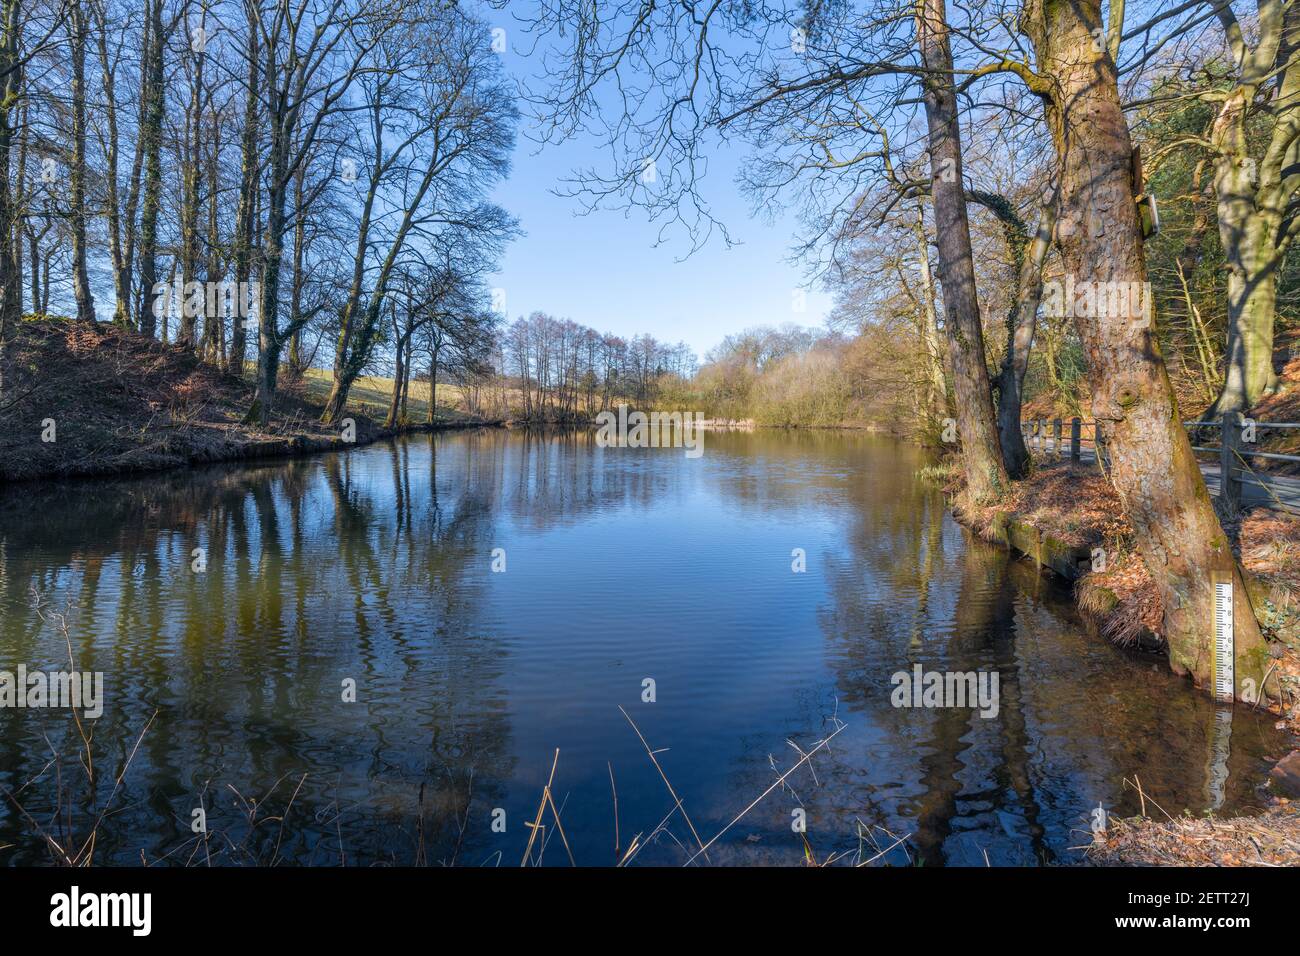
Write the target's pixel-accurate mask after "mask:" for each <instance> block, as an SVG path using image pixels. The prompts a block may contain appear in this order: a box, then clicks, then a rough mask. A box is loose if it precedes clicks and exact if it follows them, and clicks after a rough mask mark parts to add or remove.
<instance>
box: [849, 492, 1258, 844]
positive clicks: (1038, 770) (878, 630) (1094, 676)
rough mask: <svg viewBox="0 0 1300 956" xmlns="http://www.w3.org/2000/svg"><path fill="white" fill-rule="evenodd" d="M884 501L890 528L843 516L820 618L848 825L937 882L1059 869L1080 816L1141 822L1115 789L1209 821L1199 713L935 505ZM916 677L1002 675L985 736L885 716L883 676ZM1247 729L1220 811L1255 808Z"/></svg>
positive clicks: (1208, 716) (862, 512)
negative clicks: (856, 823) (956, 869)
mask: <svg viewBox="0 0 1300 956" xmlns="http://www.w3.org/2000/svg"><path fill="white" fill-rule="evenodd" d="M909 494H910V495H911V497H912V498H913V499H915V498H917V497H918V496H919V497H920V499H921V500H909ZM889 495H890V496H891V497H893V498H894V503H895V508H894V509H893V510H891V509H889V508H884V507H882V506H881V502H880V500H879V499H876V500H871V499H866V504H865V506H864V507H862V508H860V509H858V510H857V512H856V513H855V514H854V516H853V524H852V526H851V527H850V528H849V532H848V542H849V551H850V554H849V557H848V558H847V559H846V560H844V561H842V562H840V564H839V566H838V567H837V568H836V569H834V570H833V571H832V573H831V574H830V576H829V584H830V593H831V597H832V603H831V605H830V607H828V608H827V609H826V611H825V613H824V615H823V630H824V631H825V633H826V634H827V637H828V639H829V641H830V642H831V646H830V651H829V659H830V661H831V662H832V665H833V667H834V669H835V672H836V681H837V685H836V686H837V692H838V694H839V699H840V701H841V703H842V704H844V705H845V706H846V707H847V709H848V711H849V713H848V714H844V713H842V714H841V716H842V717H844V719H846V720H848V721H849V722H850V723H853V722H855V720H861V719H862V718H863V717H865V718H866V721H867V727H866V729H865V730H864V731H863V732H862V736H865V738H866V739H865V743H864V744H863V748H864V749H862V750H854V749H850V744H849V743H848V742H846V743H845V744H844V745H843V746H841V747H840V748H838V750H839V752H838V754H837V757H838V760H839V762H838V763H837V764H836V771H835V772H836V774H837V776H838V777H839V779H841V780H846V781H851V783H852V786H851V787H849V788H847V790H848V791H849V792H850V793H853V794H857V795H858V796H857V797H856V799H855V798H854V797H851V796H849V795H848V793H844V792H842V793H840V794H839V796H838V798H837V799H836V803H837V804H838V806H839V807H840V808H841V809H842V810H843V811H845V812H848V811H852V812H853V813H856V814H857V815H858V816H862V818H863V819H864V820H866V821H867V822H881V823H883V824H884V825H886V826H889V827H890V829H891V830H895V832H911V833H913V837H912V839H911V840H910V841H909V842H910V844H911V846H912V847H914V848H915V849H916V851H917V852H918V854H919V855H920V856H921V857H922V858H924V859H925V860H926V862H927V863H929V864H931V865H933V864H936V863H943V862H950V863H951V862H960V863H967V864H974V865H983V852H984V851H985V850H987V852H988V853H989V856H990V859H992V860H993V862H995V863H997V862H1029V863H1032V862H1034V861H1036V860H1037V861H1051V860H1056V859H1061V858H1064V857H1066V856H1067V853H1066V849H1067V848H1068V847H1070V846H1073V845H1077V844H1078V843H1079V842H1080V840H1081V839H1084V838H1085V837H1084V834H1083V833H1082V832H1081V831H1082V830H1086V827H1087V813H1088V809H1089V807H1091V806H1096V805H1097V803H1098V802H1099V801H1100V802H1103V803H1104V804H1105V805H1106V806H1107V807H1108V808H1109V809H1111V810H1112V811H1116V810H1118V811H1120V812H1124V813H1132V812H1136V811H1137V809H1138V807H1137V805H1136V803H1137V799H1136V796H1135V795H1133V794H1132V793H1131V792H1125V790H1124V789H1123V786H1122V781H1123V779H1124V777H1126V776H1127V777H1129V778H1130V779H1131V778H1132V777H1133V776H1134V775H1135V774H1136V775H1139V776H1141V778H1142V782H1143V786H1144V787H1145V788H1146V789H1147V792H1148V794H1157V799H1161V798H1162V797H1163V800H1161V802H1162V804H1163V805H1165V806H1166V807H1167V808H1169V809H1170V810H1171V812H1172V811H1173V808H1174V807H1177V808H1178V809H1182V808H1183V807H1190V808H1192V809H1194V810H1197V809H1201V808H1203V794H1204V793H1205V790H1206V785H1205V780H1204V777H1205V773H1206V766H1207V757H1206V754H1207V748H1209V747H1210V746H1211V735H1212V730H1213V708H1212V707H1211V706H1207V702H1206V701H1203V700H1202V699H1201V698H1200V697H1199V696H1198V695H1196V694H1194V693H1192V692H1191V691H1190V690H1189V688H1187V687H1186V686H1185V685H1183V684H1182V682H1180V681H1178V680H1177V679H1176V678H1173V677H1172V675H1168V674H1166V673H1164V671H1163V669H1154V670H1153V669H1152V666H1151V664H1152V662H1151V661H1150V659H1145V660H1144V659H1140V658H1135V657H1131V656H1129V655H1126V654H1123V653H1121V652H1119V651H1117V650H1115V649H1114V648H1112V647H1110V646H1108V645H1106V644H1104V643H1103V642H1101V641H1100V640H1099V639H1098V638H1096V637H1092V636H1089V635H1088V634H1087V633H1086V632H1085V630H1084V628H1083V627H1082V625H1081V624H1080V622H1079V621H1078V619H1077V617H1076V616H1075V615H1074V613H1073V611H1072V609H1070V608H1069V607H1068V606H1067V605H1066V604H1065V603H1064V600H1063V596H1061V597H1057V596H1055V595H1054V594H1053V592H1052V587H1051V585H1050V584H1049V583H1048V582H1047V581H1046V580H1045V579H1044V578H1043V577H1042V576H1041V575H1039V573H1038V572H1037V570H1036V569H1035V568H1034V567H1033V566H1032V565H1031V564H1029V563H1027V562H1024V561H1011V560H1009V558H1008V556H1007V554H1006V553H1005V552H1004V551H1002V550H1001V549H997V548H993V547H990V546H987V545H985V544H984V543H983V542H980V541H978V540H976V539H974V538H973V537H970V536H969V535H966V534H965V533H964V532H962V531H961V530H960V529H959V528H956V527H955V526H954V525H953V524H952V523H951V521H948V520H946V519H945V518H944V516H943V508H942V503H941V502H940V501H939V500H938V499H937V497H935V496H928V495H926V494H925V493H924V492H919V491H914V492H911V493H909V492H908V491H907V490H906V489H904V488H895V489H891V491H890V492H889ZM882 537H883V540H885V541H887V542H888V544H887V545H886V546H884V547H882V546H881V540H882ZM917 663H919V664H921V665H922V666H923V668H924V669H925V670H926V671H931V670H939V671H979V670H992V669H996V670H997V671H998V673H999V675H1000V688H999V690H1000V706H999V712H998V714H997V716H996V718H992V719H986V718H981V717H980V716H979V715H978V713H977V712H976V711H975V710H974V709H958V708H933V709H925V708H912V709H906V708H894V707H893V706H892V705H891V703H890V693H891V691H892V689H893V685H891V683H890V677H891V675H892V674H893V673H894V672H896V671H908V672H910V670H911V668H912V666H913V665H914V664H917ZM1247 723H1250V724H1251V725H1252V731H1253V733H1254V734H1255V744H1256V745H1255V746H1254V747H1253V748H1252V756H1246V755H1243V754H1240V753H1239V752H1238V749H1237V748H1236V747H1235V746H1234V748H1233V751H1232V753H1231V754H1230V756H1229V761H1230V765H1231V767H1232V769H1233V773H1232V775H1231V776H1230V778H1229V784H1228V789H1229V792H1230V794H1231V796H1230V797H1229V800H1230V801H1231V800H1235V801H1236V802H1237V805H1238V806H1241V805H1246V806H1249V805H1252V804H1253V802H1254V801H1253V799H1252V797H1251V795H1250V793H1249V790H1248V788H1249V781H1250V779H1251V773H1250V772H1248V771H1250V770H1253V772H1254V775H1255V776H1256V777H1257V776H1258V773H1259V766H1258V758H1259V754H1260V753H1261V752H1262V750H1263V749H1264V745H1263V742H1262V738H1261V737H1260V736H1259V735H1260V734H1261V733H1267V730H1266V728H1265V727H1264V725H1263V724H1262V723H1261V722H1259V721H1250V720H1248V721H1247ZM850 739H861V736H856V737H851V738H850ZM1252 761H1254V766H1253V767H1251V763H1252ZM1238 771H1240V772H1238ZM833 789H834V788H828V790H832V791H833ZM1166 801H1167V802H1166ZM862 808H867V809H866V814H867V815H864V811H863V809H862ZM871 813H875V814H877V816H876V817H875V818H874V819H872V818H871V817H870V814H871ZM1076 827H1077V828H1080V829H1079V830H1076V831H1075V832H1074V833H1071V828H1076Z"/></svg>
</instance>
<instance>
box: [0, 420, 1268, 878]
mask: <svg viewBox="0 0 1300 956" xmlns="http://www.w3.org/2000/svg"><path fill="white" fill-rule="evenodd" d="M923 463H924V461H923V458H922V455H921V453H920V452H919V451H918V450H916V449H913V448H911V447H909V446H907V445H904V444H900V443H898V442H895V441H893V440H891V439H888V438H883V437H876V436H871V435H866V434H861V433H849V432H833V431H825V432H788V431H775V430H773V431H756V432H709V433H707V434H706V436H705V440H704V447H703V454H701V455H699V456H698V457H691V456H688V455H686V454H684V453H683V450H682V449H681V448H602V447H598V446H597V443H596V441H595V436H594V433H593V432H588V431H578V432H575V431H549V432H542V431H526V430H504V429H481V430H473V431H463V432H447V433H440V434H436V435H432V436H431V435H416V436H411V437H407V438H403V439H398V440H395V441H392V442H389V443H385V444H377V445H372V446H369V447H364V448H358V449H355V450H352V451H350V452H347V453H341V454H328V455H321V456H316V457H311V458H301V459H295V460H288V461H276V462H271V463H262V464H253V465H249V464H241V465H237V466H236V465H232V466H210V467H207V468H203V469H199V470H195V471H190V472H173V473H165V474H160V475H153V476H144V477H137V478H131V479H114V480H96V481H89V480H88V481H79V482H67V483H58V484H54V483H47V484H44V485H41V486H36V485H32V486H15V487H10V488H8V489H6V490H5V491H3V492H2V493H0V670H5V671H10V672H15V673H16V670H17V667H18V666H19V665H23V666H25V667H26V668H27V670H28V671H35V670H47V671H49V670H57V669H60V668H61V669H63V670H65V671H66V670H68V669H69V665H68V659H69V645H70V646H71V648H72V652H73V656H74V658H75V662H76V669H77V670H78V671H84V672H100V673H102V675H103V699H102V715H101V716H100V717H99V718H98V719H96V720H89V719H86V720H84V721H83V725H84V727H85V730H86V732H87V733H88V734H93V736H92V739H91V744H90V753H91V756H92V761H91V763H92V766H93V779H92V777H91V775H90V774H88V773H87V771H86V768H85V766H84V764H83V762H82V761H80V760H79V753H80V752H81V751H82V750H83V749H84V748H83V747H82V742H81V740H80V737H79V735H78V731H77V724H76V721H75V720H74V718H73V716H72V712H71V711H69V710H67V709H62V708H53V707H51V708H45V709H33V708H25V709H18V708H16V707H10V708H0V787H3V788H5V789H6V790H7V791H8V792H9V797H7V798H6V797H4V796H3V794H0V862H3V863H5V864H10V865H13V864H20V865H21V864H40V863H48V862H50V860H51V851H50V850H49V848H48V847H49V842H48V841H47V840H45V839H43V838H42V835H41V834H42V832H44V833H46V834H47V835H49V837H50V838H51V840H53V841H54V842H58V843H60V844H61V845H64V846H67V845H73V846H81V845H83V844H84V843H85V841H86V838H87V836H88V835H89V833H90V832H91V830H92V829H93V830H94V854H93V860H94V862H95V863H98V864H108V863H120V864H136V865H138V864H140V863H141V862H147V863H151V864H153V863H159V864H163V865H206V864H207V863H209V862H210V863H213V864H232V863H244V864H247V863H259V864H264V865H265V864H271V863H277V864H319V865H338V864H340V863H343V864H346V865H349V866H354V865H375V864H389V865H410V864H429V865H438V864H449V863H454V864H455V865H461V866H478V865H489V866H492V865H512V866H513V865H518V864H519V863H520V861H521V860H522V859H523V858H524V855H525V853H526V852H527V847H528V845H529V841H530V835H532V834H533V832H534V831H533V829H532V824H533V823H534V821H535V819H536V817H537V815H538V812H539V804H540V803H541V801H542V796H543V788H544V787H545V786H546V784H547V782H548V780H551V789H550V792H551V794H552V797H553V801H554V810H552V809H551V808H550V807H549V806H548V807H547V808H546V809H545V811H544V813H543V815H542V824H543V828H542V829H538V830H537V831H536V834H537V835H536V838H535V840H534V841H533V846H532V850H531V854H532V858H533V859H537V858H538V857H540V858H541V862H542V863H543V864H544V865H568V864H569V858H570V854H571V855H572V858H573V859H574V860H575V861H576V862H577V863H579V864H580V865H581V864H588V865H610V864H613V863H615V862H617V861H618V860H620V859H622V858H623V857H624V856H626V854H627V853H628V849H629V847H633V846H635V847H637V850H636V851H635V853H634V854H633V857H632V860H631V862H632V864H633V865H646V864H670V865H675V864H681V863H684V862H686V861H687V860H688V859H689V858H690V857H691V856H692V855H693V854H695V853H696V852H697V851H698V850H699V846H700V844H701V843H704V844H707V845H708V852H707V854H706V855H701V856H699V857H698V859H696V863H704V862H706V860H707V862H709V863H712V864H715V865H717V864H733V865H757V864H800V863H802V862H803V860H804V857H805V854H806V853H809V852H811V853H812V854H813V855H814V856H815V857H816V858H817V859H818V860H825V859H827V858H834V859H837V860H838V861H839V862H841V863H848V862H859V861H862V860H866V859H871V858H875V857H877V856H878V859H875V862H876V863H877V864H880V863H891V864H895V865H907V864H909V863H916V862H921V863H923V864H924V865H926V866H938V865H971V866H984V865H985V863H986V860H987V861H988V862H989V863H992V864H994V865H998V864H1018V865H1024V864H1029V865H1032V864H1038V863H1064V862H1075V861H1078V860H1079V859H1080V853H1079V852H1078V851H1076V850H1073V849H1071V848H1072V847H1078V846H1080V845H1083V844H1086V843H1087V842H1088V839H1089V833H1088V831H1089V826H1090V821H1091V819H1092V818H1091V811H1092V810H1093V809H1094V808H1096V807H1098V806H1101V807H1103V808H1105V809H1106V810H1107V811H1108V812H1110V813H1119V814H1123V815H1128V814H1133V813H1136V812H1137V811H1138V809H1139V806H1140V803H1139V797H1138V794H1137V792H1136V790H1135V789H1134V787H1133V784H1134V783H1135V782H1137V781H1140V783H1141V787H1142V789H1143V791H1144V793H1145V794H1146V796H1147V797H1148V799H1150V800H1154V801H1155V802H1156V803H1158V804H1159V805H1160V806H1161V807H1163V808H1164V809H1165V810H1166V811H1168V812H1169V813H1171V814H1177V813H1178V812H1180V811H1182V810H1184V809H1186V810H1190V811H1192V812H1196V813H1199V812H1202V811H1204V810H1207V809H1211V808H1213V809H1217V810H1218V811H1220V812H1249V811H1250V810H1252V809H1254V808H1256V807H1260V806H1262V805H1263V803H1264V800H1263V798H1262V797H1261V796H1260V795H1259V794H1258V793H1257V792H1256V789H1255V788H1256V786H1257V785H1258V783H1259V782H1260V781H1261V780H1262V779H1263V777H1264V774H1265V773H1266V770H1267V767H1268V765H1269V764H1268V762H1267V760H1268V758H1269V757H1277V756H1280V755H1281V753H1282V752H1283V751H1282V742H1281V739H1280V734H1279V733H1277V732H1275V731H1274V730H1273V728H1272V723H1271V720H1270V719H1268V718H1267V717H1266V716H1261V715H1256V714H1253V713H1251V712H1250V711H1249V710H1248V709H1245V708H1242V707H1238V708H1237V709H1236V710H1235V711H1233V710H1231V709H1229V710H1222V709H1216V708H1215V706H1214V705H1213V704H1212V703H1211V702H1210V701H1209V700H1208V699H1206V698H1205V697H1204V696H1202V695H1200V694H1198V693H1195V692H1194V691H1193V690H1192V689H1191V687H1190V686H1189V685H1187V684H1186V683H1185V682H1184V681H1182V680H1180V679H1178V678H1175V677H1174V676H1172V675H1171V674H1170V673H1168V670H1167V666H1166V664H1165V662H1164V661H1163V660H1160V659H1157V658H1152V657H1144V656H1137V655H1134V654H1130V653H1127V652H1123V651H1120V650H1118V649H1116V648H1114V647H1112V646H1110V645H1108V644H1106V643H1105V642H1103V641H1101V640H1099V639H1097V638H1095V637H1093V636H1090V635H1089V634H1088V632H1087V631H1086V629H1085V628H1084V626H1083V625H1082V624H1081V622H1080V621H1079V619H1078V617H1077V615H1076V614H1075V613H1074V610H1073V608H1072V605H1071V602H1070V601H1069V595H1068V592H1067V591H1065V590H1064V589H1063V588H1062V587H1061V586H1060V585H1059V584H1056V583H1054V582H1053V581H1051V580H1049V579H1048V578H1047V577H1045V576H1042V575H1040V574H1039V573H1038V572H1037V570H1036V569H1035V568H1034V567H1033V566H1032V565H1030V564H1028V563H1026V562H1025V561H1023V560H1015V559H1013V558H1011V557H1010V556H1008V555H1007V554H1006V553H1005V552H1004V551H1002V550H1001V549H999V548H996V547H992V546H990V545H988V544H986V543H984V542H982V541H980V540H978V539H977V538H974V537H973V536H972V535H970V534H969V533H968V532H966V531H965V530H964V529H963V528H961V527H960V526H959V525H957V524H956V523H954V522H953V520H952V519H951V517H949V516H948V515H947V514H946V513H945V510H944V505H943V501H942V499H941V497H940V495H939V494H938V493H937V492H936V491H935V490H934V489H933V488H931V487H929V486H927V485H925V484H923V483H921V482H919V481H918V480H917V479H916V478H915V473H916V471H917V469H918V468H919V467H920V466H921V465H922V464H923ZM65 632H66V635H65ZM918 666H919V668H920V672H919V674H918V672H917V671H916V668H917V667H918ZM934 673H939V674H941V675H946V674H953V673H958V674H975V675H982V676H981V680H983V679H985V678H989V677H990V675H993V674H996V676H997V684H996V685H995V688H994V689H995V690H996V695H995V705H994V706H988V707H984V708H983V709H981V708H980V707H979V706H978V705H976V706H970V705H971V704H972V703H973V702H972V701H967V702H966V706H922V704H923V703H924V702H923V701H922V700H921V699H920V695H918V699H917V700H916V701H914V702H913V703H915V704H917V705H918V706H896V705H897V704H898V703H899V694H898V693H896V691H898V690H899V688H900V687H902V685H903V683H904V682H905V681H904V679H903V678H900V677H899V676H898V675H900V674H902V675H906V682H910V681H911V679H912V677H913V676H914V675H915V676H917V679H918V682H919V680H920V674H925V675H929V674H934ZM981 687H984V688H985V689H988V688H987V681H986V683H985V684H981ZM946 702H947V703H952V702H951V701H946ZM931 703H933V701H931ZM831 734H834V736H833V738H832V739H830V740H829V742H827V743H825V744H824V745H823V746H821V747H820V748H819V749H817V751H816V753H814V754H813V755H812V756H811V757H810V758H808V760H807V761H806V762H805V763H804V764H803V765H801V766H798V767H796V769H795V770H794V772H793V773H791V774H789V775H788V777H785V778H784V780H783V781H782V782H778V781H779V780H780V779H781V775H782V774H785V773H786V771H788V770H790V769H791V768H792V767H795V765H796V764H797V762H798V761H799V760H800V759H801V757H800V754H801V752H802V753H808V752H809V751H811V750H813V748H815V747H817V745H818V743H819V742H820V741H823V740H826V738H827V737H828V736H829V735H831ZM642 737H644V741H643V739H642ZM557 750H558V757H557ZM648 750H650V751H653V759H652V758H651V755H650V754H649V753H648V752H647V751H648ZM656 764H657V765H656ZM123 768H125V773H122V771H123ZM661 769H662V776H661V773H660V770H661ZM552 773H553V778H552ZM119 776H120V777H121V780H120V783H119V781H118V777H119ZM665 777H666V778H667V783H665V779H664V778H665ZM669 787H671V790H670V789H669ZM765 792H766V793H767V796H766V797H765V798H764V799H763V800H761V801H759V802H758V803H757V804H756V805H755V806H753V808H752V809H750V810H749V811H748V812H747V813H744V814H743V815H741V813H742V811H744V810H745V809H746V807H747V806H749V805H750V804H751V803H754V801H756V800H757V798H759V797H760V795H762V794H764V793H765ZM674 794H675V796H674ZM678 799H680V801H681V807H682V809H683V810H684V811H685V816H683V814H682V813H680V812H677V813H674V812H672V811H673V810H674V806H675V804H676V801H677V800H678ZM19 806H21V808H22V810H21V811H19V809H17V808H18V807H19ZM198 811H201V812H198ZM1152 812H1155V811H1152ZM557 813H558V815H559V818H560V821H561V823H562V832H561V827H557V826H556V825H555V822H554V818H555V815H556V814H557ZM738 816H740V819H739V820H736V818H737V817H738ZM687 817H688V818H689V820H688V819H687ZM733 821H735V822H734V823H733ZM801 828H802V829H801ZM196 831H197V832H196ZM718 834H720V835H719V836H717V839H716V841H714V842H712V843H709V841H710V840H711V839H712V838H714V837H715V835H718ZM634 841H635V842H634ZM566 844H567V849H566Z"/></svg>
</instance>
